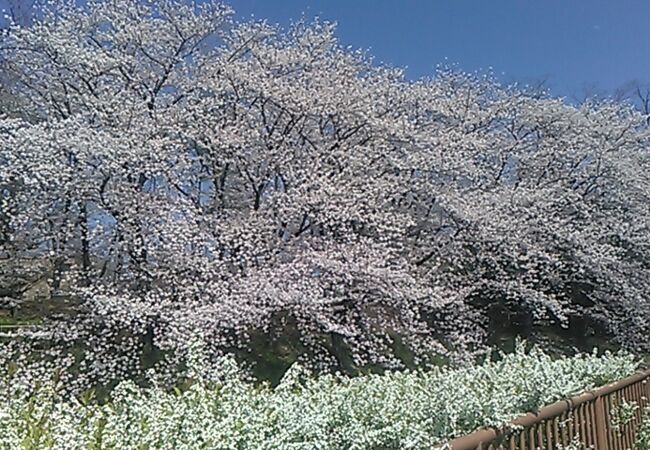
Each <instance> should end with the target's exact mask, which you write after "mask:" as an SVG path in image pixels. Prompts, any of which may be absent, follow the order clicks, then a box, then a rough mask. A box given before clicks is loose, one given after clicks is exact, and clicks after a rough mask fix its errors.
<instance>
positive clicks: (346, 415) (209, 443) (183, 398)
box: [0, 344, 637, 450]
mask: <svg viewBox="0 0 650 450" xmlns="http://www.w3.org/2000/svg"><path fill="white" fill-rule="evenodd" d="M201 361H202V358H201V357H200V356H197V357H194V358H192V360H191V361H190V364H191V365H192V366H194V367H193V373H194V374H195V375H194V376H195V379H194V380H193V382H192V383H188V385H187V386H186V388H185V389H175V390H174V391H173V392H169V391H167V390H165V389H163V388H162V387H160V386H159V385H158V384H157V383H156V377H155V375H151V386H150V387H147V388H142V387H139V386H137V385H136V384H135V383H133V382H130V381H124V382H122V383H120V384H119V385H118V386H117V388H116V389H115V390H114V391H113V392H112V394H111V398H110V401H109V402H107V403H106V404H98V403H97V402H95V401H93V400H92V397H91V396H87V397H86V398H84V399H82V400H80V399H65V398H63V397H62V396H61V395H59V394H58V392H57V390H56V389H54V388H52V387H51V386H49V387H48V386H44V387H42V388H40V389H38V390H37V391H35V392H25V393H23V394H22V395H13V396H11V397H8V398H9V399H8V401H6V402H4V403H3V404H2V405H0V449H7V450H9V449H12V450H13V449H37V448H38V449H95V450H100V449H102V450H104V449H120V450H129V449H134V450H136V449H137V450H143V449H175V450H183V449H259V448H264V449H305V450H307V449H314V450H315V449H319V450H323V449H325V450H330V449H331V450H335V449H358V450H361V449H420V448H421V449H424V448H431V447H432V446H435V445H440V444H442V443H444V442H445V441H446V440H447V439H449V438H451V437H454V436H457V435H460V434H463V433H466V432H469V431H472V430H473V429H475V428H477V427H480V426H484V425H503V424H505V423H507V422H509V421H510V420H511V419H513V418H514V417H515V416H517V415H519V414H521V413H523V412H525V411H528V410H531V409H534V408H536V407H539V406H541V405H543V404H547V403H550V402H553V401H555V400H557V399H559V398H561V397H565V396H567V395H571V394H574V393H577V392H579V391H581V390H584V389H587V388H591V387H594V386H596V385H599V384H603V383H606V382H611V381H613V380H616V379H620V378H622V377H625V376H627V375H629V374H630V373H632V372H633V371H634V370H635V368H636V367H637V364H636V362H635V361H634V358H633V357H631V356H630V355H623V354H618V355H613V354H605V355H603V356H597V355H596V354H592V355H579V356H574V357H563V358H559V359H555V360H554V359H552V358H551V357H549V356H548V355H546V354H545V353H543V352H542V351H540V350H538V349H532V350H531V351H529V352H526V351H525V349H524V346H523V344H519V345H518V346H517V349H516V350H515V352H513V353H511V354H507V355H502V357H501V358H500V359H499V360H498V361H486V362H485V363H483V364H481V365H477V366H473V367H468V368H462V369H449V368H440V369H435V370H431V371H408V372H389V373H385V374H383V375H364V376H359V377H354V378H348V377H343V376H340V375H327V376H320V377H313V376H311V375H310V374H309V373H307V372H306V371H305V370H304V369H303V368H301V367H300V366H297V365H294V366H292V367H291V368H290V369H289V371H288V372H287V373H286V374H285V376H284V377H283V379H282V381H281V383H280V384H279V385H278V386H277V387H275V388H271V387H270V386H269V385H267V384H264V385H261V386H260V385H255V384H252V383H249V382H246V381H244V380H243V379H242V375H241V374H242V371H240V370H239V368H238V367H237V365H236V364H235V363H234V362H233V361H232V360H231V359H224V360H223V361H222V364H221V368H220V370H219V371H218V372H216V373H210V372H207V373H206V370H205V369H204V368H202V367H200V364H201ZM197 365H198V366H199V367H196V366H197ZM199 374H201V375H199Z"/></svg>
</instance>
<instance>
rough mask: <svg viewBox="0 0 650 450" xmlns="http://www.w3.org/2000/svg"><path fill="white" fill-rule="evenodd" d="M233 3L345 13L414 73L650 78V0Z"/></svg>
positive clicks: (351, 31)
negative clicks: (441, 67)
mask: <svg viewBox="0 0 650 450" xmlns="http://www.w3.org/2000/svg"><path fill="white" fill-rule="evenodd" d="M9 1H13V2H14V3H16V2H18V3H21V2H25V1H29V0H0V7H6V6H7V4H8V2H9ZM79 1H83V0H79ZM188 1H190V0H188ZM199 1H200V0H199ZM226 2H227V3H230V4H231V5H232V6H233V7H234V8H235V10H236V12H237V17H238V18H239V19H247V18H250V17H251V15H254V17H255V18H257V19H268V20H269V21H270V22H273V23H280V24H281V25H287V24H289V22H290V21H291V20H292V19H293V20H295V19H299V18H300V17H301V16H302V15H303V13H304V14H305V15H306V16H307V17H314V16H320V17H321V18H323V19H327V20H330V21H336V22H338V35H339V37H340V39H341V42H342V43H343V44H345V45H352V46H353V47H356V48H363V49H367V50H369V51H370V53H371V54H373V55H374V56H375V57H376V60H377V61H381V62H384V63H388V64H391V65H394V66H400V67H407V76H408V77H409V78H418V77H420V76H423V75H429V74H432V73H433V70H434V68H435V66H436V65H437V64H440V63H445V62H446V63H449V64H456V65H458V66H459V67H460V68H461V69H463V70H466V71H475V70H487V69H488V68H489V67H492V68H493V70H494V73H495V74H496V75H497V76H499V78H500V79H502V80H503V81H504V82H511V81H520V82H524V83H526V82H537V81H539V80H541V79H544V80H546V81H547V83H548V86H549V87H550V88H551V90H552V92H553V93H554V94H555V95H563V96H567V97H569V98H571V97H572V96H577V97H579V96H581V95H582V93H583V91H584V90H585V89H589V90H592V91H593V90H596V91H597V92H598V91H606V92H612V91H613V90H615V89H617V88H619V87H621V86H623V85H625V84H626V83H629V82H631V81H635V80H636V81H639V82H642V83H647V82H650V33H648V24H649V23H650V0H231V1H228V0H226Z"/></svg>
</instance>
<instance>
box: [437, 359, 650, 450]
mask: <svg viewBox="0 0 650 450" xmlns="http://www.w3.org/2000/svg"><path fill="white" fill-rule="evenodd" d="M625 403H627V404H628V405H631V406H632V407H633V408H634V411H633V413H632V414H631V415H630V416H629V417H628V418H627V419H628V420H626V421H623V423H620V424H619V425H618V426H617V424H616V421H615V420H614V419H615V416H616V415H617V414H621V412H622V411H623V409H625ZM648 405H650V370H648V371H644V372H639V373H637V374H635V375H632V376H630V377H628V378H625V379H623V380H620V381H618V382H616V383H612V384H609V385H607V386H603V387H601V388H599V389H595V390H593V391H587V392H585V393H583V394H580V395H577V396H575V397H572V398H569V399H566V400H561V401H559V402H556V403H553V404H552V405H548V406H545V407H543V408H541V409H540V410H539V411H537V412H535V413H529V414H526V415H525V416H521V417H519V418H518V419H516V420H514V421H513V425H515V426H516V428H515V431H512V430H513V427H508V429H504V430H498V429H493V428H485V429H480V430H477V431H475V432H474V433H471V434H468V435H466V436H462V437H459V438H457V439H454V440H453V441H450V442H449V446H450V447H451V449H452V450H496V449H509V450H556V449H557V448H558V447H560V446H568V445H570V444H571V443H572V442H576V443H578V448H591V449H595V450H627V449H630V450H633V449H634V443H635V440H636V434H637V432H638V429H639V425H640V423H641V419H642V414H643V409H644V408H646V407H647V406H648ZM630 411H631V410H630Z"/></svg>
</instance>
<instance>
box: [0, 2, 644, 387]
mask: <svg viewBox="0 0 650 450" xmlns="http://www.w3.org/2000/svg"><path fill="white" fill-rule="evenodd" d="M231 13H232V12H231V10H230V9H229V7H227V6H224V5H221V4H218V3H213V2H205V3H202V4H201V5H199V6H196V5H188V4H187V3H185V2H180V1H177V0H165V1H157V2H135V1H130V0H111V1H109V2H106V1H98V0H96V1H89V2H87V5H85V6H83V7H78V6H75V5H74V4H72V3H62V2H55V4H53V5H50V6H48V7H47V8H45V9H44V10H43V11H42V18H40V17H39V19H38V20H36V21H35V23H34V24H33V25H32V26H30V27H19V26H12V27H10V28H9V31H8V32H7V33H6V35H5V36H4V37H3V47H2V58H3V60H5V61H7V64H9V67H10V68H11V71H12V73H14V74H16V80H17V82H16V83H15V86H14V88H13V89H14V91H15V92H13V94H14V95H16V96H17V98H19V99H20V101H21V105H25V106H24V108H25V114H23V115H21V117H15V116H11V117H10V116H6V117H3V118H2V119H1V120H0V161H2V165H1V167H0V185H3V183H5V184H9V183H12V186H19V187H20V188H19V189H13V190H11V193H10V195H9V191H7V195H6V196H5V199H4V200H3V201H4V203H3V214H2V216H1V217H2V218H3V219H2V220H3V221H2V222H0V224H3V225H2V226H3V228H2V229H1V231H2V233H4V234H6V235H7V236H9V235H11V236H12V237H14V238H15V237H18V236H23V237H25V236H27V237H28V238H29V239H28V240H29V242H31V245H32V246H33V247H34V248H35V249H37V250H40V251H42V252H47V253H48V254H49V255H50V257H51V258H53V260H56V261H58V266H59V267H60V272H61V276H63V273H64V272H65V276H66V277H67V278H68V284H70V285H71V286H73V288H74V293H75V296H76V297H78V298H79V299H80V300H81V305H80V307H79V309H78V310H77V311H76V313H75V315H74V316H72V317H65V318H64V319H63V320H53V321H50V322H47V323H46V325H44V326H43V328H42V329H40V330H39V332H38V333H39V334H38V337H41V336H43V333H45V336H47V338H48V339H49V340H50V341H52V342H56V343H58V344H60V345H59V346H58V347H57V346H56V345H52V346H51V347H50V348H49V350H48V351H49V352H51V354H52V355H54V356H53V357H60V358H62V357H61V356H56V355H60V353H56V352H57V351H59V350H56V349H57V348H59V349H64V350H61V351H62V352H64V353H65V352H67V351H69V350H70V348H73V347H75V346H78V345H82V346H83V347H84V348H85V349H86V350H87V352H86V353H87V356H86V359H83V360H82V361H81V362H80V361H79V359H78V358H77V359H75V358H68V359H66V360H65V361H68V363H67V364H68V365H69V366H71V367H72V366H75V367H77V368H83V369H84V370H86V371H87V372H88V373H89V374H90V375H89V377H91V378H92V379H101V378H104V379H105V378H113V377H119V376H122V375H124V374H126V373H128V372H129V371H132V370H137V367H136V366H137V365H138V364H139V360H138V359H137V358H135V357H133V356H132V355H134V354H135V353H134V352H137V351H140V350H141V349H142V347H143V346H145V347H146V346H148V347H149V348H156V349H157V350H159V351H161V352H164V354H165V355H166V359H165V361H167V362H170V361H171V363H170V365H169V367H172V366H175V364H176V363H177V362H178V361H179V359H178V358H180V357H182V355H183V354H184V352H185V351H186V350H187V347H188V345H189V342H190V341H191V338H192V337H193V336H195V335H199V336H201V337H202V338H203V339H204V340H205V342H207V343H208V344H209V349H210V351H211V352H213V354H214V355H216V354H219V353H222V352H224V351H229V350H233V349H235V348H237V349H246V348H247V346H248V345H249V343H250V340H251V336H252V335H254V334H259V333H262V334H263V335H265V336H268V337H269V339H273V337H274V336H277V335H278V334H281V333H283V332H287V330H289V329H290V330H292V332H295V333H296V335H297V336H299V340H300V345H301V346H302V347H303V348H304V354H303V356H302V357H303V358H305V359H306V360H308V361H309V362H310V363H311V364H312V366H313V367H319V368H324V367H332V366H335V367H336V366H340V365H341V364H342V359H343V358H344V357H343V356H342V355H344V354H345V355H350V358H351V364H352V365H353V366H355V367H363V366H368V365H372V364H380V365H382V366H385V367H395V366H399V365H401V364H403V363H404V361H403V360H401V359H400V357H399V351H398V350H399V348H401V347H406V348H408V349H409V351H410V352H411V353H412V354H413V355H414V356H415V361H416V362H417V363H422V364H426V363H427V361H430V360H431V357H432V356H435V355H440V354H442V355H447V356H453V357H455V358H460V359H463V358H467V357H469V356H471V355H472V354H473V353H475V352H477V351H481V350H482V349H483V348H484V344H485V342H486V338H487V336H488V334H489V330H490V326H491V323H490V318H492V319H494V317H495V314H498V316H497V317H498V318H499V320H502V319H503V315H504V314H507V315H509V316H510V317H512V320H513V321H514V322H515V323H516V324H519V325H520V326H521V327H522V331H525V330H524V329H525V328H526V327H528V328H530V327H531V326H533V325H535V324H547V325H548V324H557V326H563V327H567V326H572V327H578V326H580V327H592V328H598V329H599V332H600V333H603V334H606V335H610V336H612V337H613V338H614V339H616V340H618V342H619V343H620V344H622V345H625V346H628V347H633V348H637V349H646V350H647V349H648V344H649V340H648V336H650V328H649V324H648V319H649V318H650V302H649V300H648V292H650V284H649V282H648V279H649V277H648V275H650V273H649V269H650V261H649V260H648V250H649V249H648V245H649V244H648V242H650V239H649V237H650V236H649V232H648V231H649V230H648V217H650V211H649V205H650V202H649V201H648V200H649V198H648V196H649V193H650V189H649V187H650V186H649V183H650V181H649V179H648V177H647V173H648V172H647V171H648V169H650V164H649V163H650V159H649V158H650V153H649V151H648V148H649V147H648V144H649V139H648V138H649V134H648V127H647V122H646V119H647V117H646V116H645V115H643V114H641V113H640V112H636V111H634V110H633V109H632V108H631V107H629V106H626V105H624V104H619V103H615V102H586V103H584V104H583V105H581V106H580V107H574V106H569V105H567V104H565V103H564V102H563V101H562V100H561V99H555V98H552V97H550V96H548V95H540V94H539V93H530V92H526V91H525V90H521V89H518V88H516V87H503V86H500V85H499V84H498V83H497V82H495V81H494V80H493V79H492V78H491V77H490V76H480V75H470V74H464V73H460V72H458V71H454V70H449V69H441V70H439V72H438V73H437V74H436V76H435V77H434V78H431V79H423V80H418V81H408V80H406V79H405V78H404V76H403V74H402V72H401V71H400V70H399V69H394V68H391V67H385V66H380V65H377V64H375V63H374V62H373V60H372V59H371V58H370V57H369V56H368V55H366V54H365V53H364V52H362V51H354V50H350V49H347V48H344V47H342V46H341V45H340V44H339V42H338V41H337V39H336V37H335V27H334V26H333V25H332V24H329V23H324V22H319V21H316V22H313V23H306V22H304V21H301V22H298V23H295V24H293V25H292V26H291V27H290V28H289V29H288V30H282V29H280V28H279V27H276V26H271V25H269V24H267V23H266V22H246V23H235V22H233V21H232V19H231ZM10 204H11V205H13V206H11V207H10V206H9V205H10ZM25 239H26V238H25ZM10 240H11V239H9V238H7V239H5V240H3V241H1V242H0V243H1V244H2V245H9V244H8V243H9V241H10ZM23 241H24V239H23V240H21V242H23ZM23 250H26V249H23ZM70 260H74V261H75V264H74V266H73V267H71V268H67V269H65V267H63V266H64V262H65V261H70ZM585 329H586V328H585ZM26 334H29V333H26ZM25 338H26V339H28V340H30V339H34V336H32V337H31V338H30V336H25ZM16 342H17V341H16ZM80 343H81V344H80ZM14 345H18V344H12V351H13V349H15V348H17V347H15V346H14ZM107 352H110V353H112V354H115V355H116V356H115V357H114V358H108V357H103V358H98V357H97V355H98V354H99V355H106V354H107ZM5 353H6V354H10V353H11V351H7V352H5ZM129 355H131V356H129ZM61 361H63V360H62V359H60V360H59V362H58V363H57V364H58V365H59V366H61V365H62V364H63V363H62V362H61ZM89 379H90V378H89Z"/></svg>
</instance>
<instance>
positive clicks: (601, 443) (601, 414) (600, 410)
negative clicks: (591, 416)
mask: <svg viewBox="0 0 650 450" xmlns="http://www.w3.org/2000/svg"><path fill="white" fill-rule="evenodd" d="M603 402H604V399H603V396H599V397H597V398H596V405H595V408H594V409H595V413H596V417H595V419H596V439H597V440H598V442H597V443H596V444H597V445H596V448H597V449H598V450H609V439H607V435H608V429H609V427H608V426H607V417H605V405H604V404H603Z"/></svg>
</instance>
